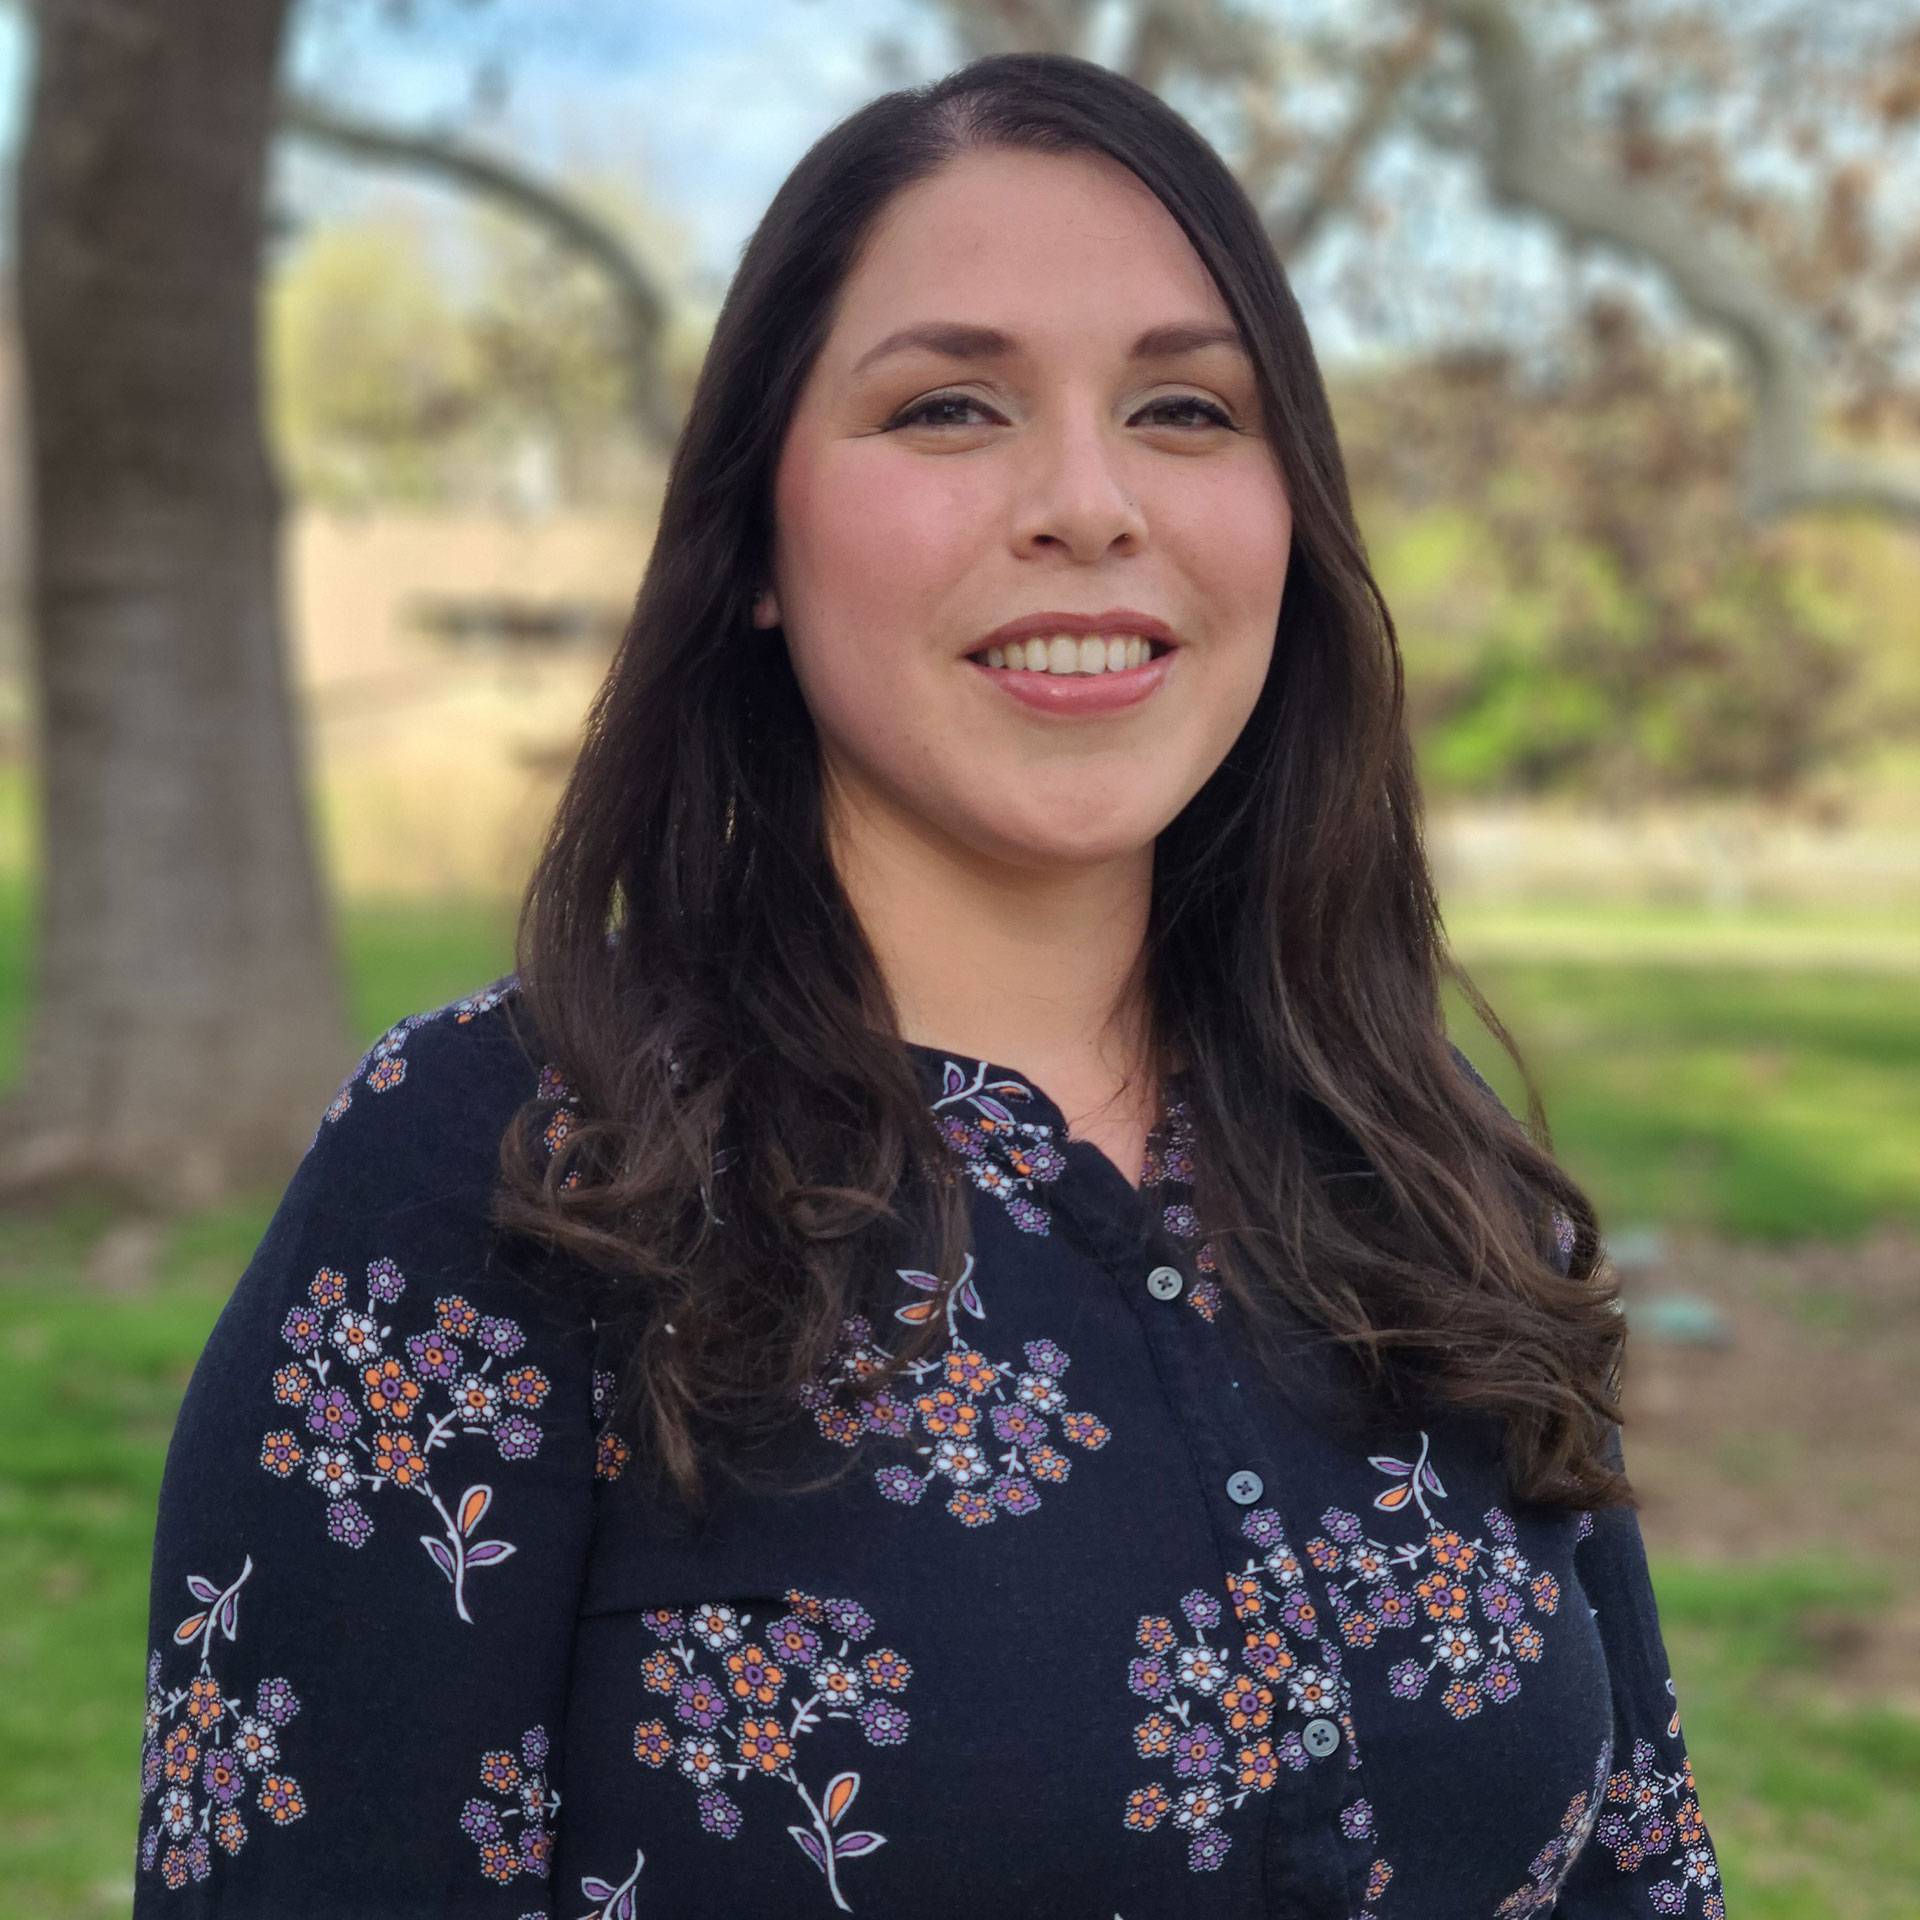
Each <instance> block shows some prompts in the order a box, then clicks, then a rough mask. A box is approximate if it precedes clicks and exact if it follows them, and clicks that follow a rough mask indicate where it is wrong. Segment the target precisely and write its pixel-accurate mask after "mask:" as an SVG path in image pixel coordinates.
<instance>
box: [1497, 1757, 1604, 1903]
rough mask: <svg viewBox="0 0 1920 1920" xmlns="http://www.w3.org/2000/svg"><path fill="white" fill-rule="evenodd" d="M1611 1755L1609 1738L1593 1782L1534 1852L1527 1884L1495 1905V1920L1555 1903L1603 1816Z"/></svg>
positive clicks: (1580, 1792) (1569, 1802)
mask: <svg viewBox="0 0 1920 1920" xmlns="http://www.w3.org/2000/svg"><path fill="white" fill-rule="evenodd" d="M1612 1757H1613V1746H1612V1743H1611V1742H1610V1741H1609V1742H1606V1743H1604V1744H1603V1745H1602V1746H1601V1748H1600V1755H1599V1758H1598V1759H1597V1760H1595V1761H1594V1763H1593V1781H1592V1784H1591V1785H1589V1786H1585V1787H1582V1788H1581V1789H1580V1791H1579V1792H1578V1793H1576V1794H1575V1795H1574V1796H1573V1798H1572V1799H1571V1800H1569V1801H1568V1802H1567V1810H1566V1812H1565V1813H1563V1814H1562V1815H1561V1816H1560V1831H1559V1832H1558V1833H1556V1834H1555V1835H1554V1836H1553V1838H1552V1839H1551V1840H1549V1841H1548V1842H1547V1844H1546V1845H1545V1846H1544V1847H1542V1848H1541V1849H1540V1851H1539V1852H1538V1853H1536V1854H1535V1855H1534V1856H1533V1860H1532V1862H1531V1864H1530V1865H1529V1866H1528V1868H1527V1873H1528V1875H1529V1876H1530V1877H1529V1879H1528V1881H1527V1884H1526V1885H1525V1886H1524V1887H1519V1888H1516V1889H1515V1890H1514V1891H1513V1892H1512V1893H1510V1894H1508V1895H1507V1897H1506V1898H1505V1899H1504V1900H1502V1901H1501V1902H1500V1904H1499V1905H1498V1906H1497V1907H1495V1908H1494V1910H1493V1914H1494V1920H1524V1916H1525V1915H1527V1914H1533V1913H1544V1912H1546V1911H1547V1910H1548V1909H1549V1908H1550V1907H1551V1906H1552V1905H1553V1903H1554V1901H1555V1899H1557V1898H1558V1896H1559V1893H1560V1889H1561V1888H1562V1887H1563V1886H1564V1885H1565V1884H1566V1880H1567V1875H1568V1874H1569V1873H1571V1872H1572V1871H1573V1863H1574V1862H1575V1861H1576V1860H1577V1859H1579V1857H1580V1850H1581V1848H1583V1847H1584V1846H1585V1845H1586V1844H1587V1840H1588V1837H1589V1836H1590V1835H1591V1834H1592V1832H1593V1826H1594V1822H1595V1821H1596V1820H1598V1819H1599V1817H1600V1788H1601V1785H1602V1783H1603V1782H1604V1781H1605V1779H1606V1777H1607V1762H1608V1761H1609V1760H1610V1759H1611V1758H1612Z"/></svg>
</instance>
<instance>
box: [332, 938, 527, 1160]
mask: <svg viewBox="0 0 1920 1920" xmlns="http://www.w3.org/2000/svg"><path fill="white" fill-rule="evenodd" d="M518 985H519V980H518V977H517V976H516V975H514V974H508V975H507V976H506V977H505V978H504V979H500V980H496V981H495V982H494V983H493V984H492V985H491V986H489V987H486V988H483V989H482V990H481V991H480V992H479V993H470V994H468V995H466V996H465V998H463V999H459V1000H453V1001H449V1002H448V1003H447V1005H445V1006H444V1007H435V1008H433V1009H432V1010H431V1011H429V1012H426V1013H410V1014H408V1015H407V1016H406V1018H405V1019H404V1020H398V1021H395V1023H394V1024H393V1025H392V1026H390V1027H389V1028H388V1029H387V1030H386V1032H385V1033H383V1034H382V1035H381V1036H380V1038H379V1039H378V1040H376V1041H375V1042H374V1043H373V1045H372V1046H370V1047H369V1048H368V1049H367V1050H366V1052H365V1053H363V1054H362V1055H361V1056H360V1058H359V1059H358V1060H357V1061H356V1062H355V1063H354V1067H353V1070H352V1072H350V1073H349V1074H348V1075H347V1077H346V1078H345V1079H344V1080H343V1081H341V1083H340V1090H339V1092H337V1093H336V1094H335V1095H334V1096H333V1098H332V1100H331V1101H330V1102H329V1103H328V1105H327V1110H326V1111H325V1112H324V1113H323V1114H322V1115H321V1116H320V1124H319V1125H318V1126H317V1127H315V1128H314V1130H313V1138H312V1139H311V1140H310V1141H308V1143H307V1151H308V1152H309V1153H311V1152H312V1151H313V1149H314V1147H315V1146H317V1145H318V1144H319V1140H320V1136H321V1134H322V1133H324V1132H325V1131H326V1129H327V1128H328V1127H329V1126H332V1125H334V1124H336V1123H337V1122H338V1121H339V1120H340V1119H341V1118H342V1117H343V1116H344V1115H345V1113H346V1111H347V1109H348V1108H349V1107H351V1106H352V1105H353V1097H354V1090H355V1089H356V1088H357V1087H364V1088H365V1089H366V1090H367V1092H369V1093H391V1092H392V1091H393V1089H394V1088H395V1087H397V1086H399V1085H400V1084H401V1083H402V1082H403V1081H404V1080H405V1079H406V1077H407V1057H406V1054H405V1052H404V1051H403V1049H404V1048H405V1046H406V1044H407V1042H408V1041H409V1040H410V1039H412V1038H413V1036H414V1034H415V1033H417V1032H418V1031H419V1030H420V1029H421V1028H422V1027H424V1026H429V1025H431V1024H432V1023H433V1022H434V1021H436V1020H444V1019H446V1018H447V1016H448V1015H449V1014H451V1015H452V1016H453V1019H454V1020H455V1022H456V1023H458V1024H459V1025H461V1026H465V1025H466V1024H467V1023H468V1022H469V1021H471V1020H474V1019H476V1018H478V1016H479V1015H481V1014H483V1013H490V1012H491V1011H492V1010H493V1009H494V1008H495V1007H497V1006H498V1005H499V1004H500V1003H501V1001H503V1000H505V999H506V998H507V997H508V995H509V994H511V993H512V992H513V991H514V990H515V989H516V987H517V986H518Z"/></svg>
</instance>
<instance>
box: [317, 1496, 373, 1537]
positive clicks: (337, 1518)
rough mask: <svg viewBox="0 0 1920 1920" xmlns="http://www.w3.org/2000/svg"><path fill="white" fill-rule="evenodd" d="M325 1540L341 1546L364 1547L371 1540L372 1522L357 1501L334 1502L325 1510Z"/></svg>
mask: <svg viewBox="0 0 1920 1920" xmlns="http://www.w3.org/2000/svg"><path fill="white" fill-rule="evenodd" d="M327 1538H328V1539H329V1540H338V1541H339V1542H340V1544H341V1545H342V1546H347V1547H364V1546H365V1545H366V1544H367V1542H368V1541H369V1540H371V1539H372V1538H373V1522H372V1521H371V1520H369V1519H368V1518H367V1510H366V1508H365V1507H363V1506H362V1505H361V1504H360V1502H359V1501H358V1500H336V1501H335V1502H334V1503H333V1505H332V1506H330V1507H329V1508H328V1509H327Z"/></svg>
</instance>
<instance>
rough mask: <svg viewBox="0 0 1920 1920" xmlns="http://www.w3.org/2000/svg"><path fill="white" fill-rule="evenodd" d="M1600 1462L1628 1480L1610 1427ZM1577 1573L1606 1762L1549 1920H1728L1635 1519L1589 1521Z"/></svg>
mask: <svg viewBox="0 0 1920 1920" xmlns="http://www.w3.org/2000/svg"><path fill="white" fill-rule="evenodd" d="M1608 1458H1609V1459H1610V1460H1611V1461H1612V1463H1613V1464H1614V1465H1615V1466H1616V1467H1622V1468H1623V1470H1624V1457H1623V1454H1622V1450H1621V1444H1620V1429H1619V1428H1618V1427H1617V1426H1616V1427H1615V1428H1614V1429H1613V1430H1612V1434H1611V1436H1610V1439H1609V1443H1608ZM1574 1565H1575V1568H1576V1570H1577V1571H1578V1573H1579V1576H1580V1584H1581V1586H1582V1588H1583V1589H1584V1590H1585V1593H1586V1595H1587V1601H1588V1604H1589V1605H1590V1606H1591V1607H1592V1609H1593V1616H1594V1624H1595V1626H1596V1628H1597V1629H1598V1631H1599V1635H1600V1640H1601V1644H1602V1646H1603V1647H1604V1648H1605V1649H1606V1656H1607V1668H1608V1674H1609V1678H1610V1684H1611V1687H1612V1693H1613V1754H1612V1758H1611V1761H1610V1763H1609V1768H1608V1772H1607V1775H1606V1778H1605V1781H1604V1783H1603V1784H1602V1787H1601V1791H1600V1794H1599V1797H1598V1802H1597V1805H1589V1807H1588V1808H1587V1809H1586V1813H1587V1818H1588V1820H1589V1822H1590V1823H1591V1827H1592V1831H1591V1837H1590V1838H1589V1839H1588V1840H1587V1842H1586V1845H1585V1846H1584V1847H1583V1848H1582V1849H1581V1850H1580V1852H1579V1853H1578V1855H1577V1856H1576V1857H1575V1858H1574V1860H1573V1863H1572V1865H1571V1867H1570V1868H1569V1870H1568V1872H1567V1877H1566V1879H1565V1881H1564V1883H1563V1884H1562V1885H1561V1887H1560V1890H1559V1899H1558V1902H1557V1904H1556V1905H1555V1906H1554V1908H1553V1913H1554V1915H1555V1917H1556V1920H1649V1917H1650V1916H1653V1915H1660V1916H1667V1915H1689V1916H1694V1915H1698V1916H1704V1920H1725V1914H1726V1903H1725V1901H1724V1899H1723V1898H1722V1896H1721V1889H1720V1864H1719V1860H1718V1858H1717V1857H1716V1855H1715V1853H1714V1847H1713V1841H1712V1839H1711V1838H1710V1837H1709V1835H1708V1833H1707V1828H1706V1823H1705V1820H1704V1818H1703V1817H1702V1815H1701V1811H1700V1799H1699V1794H1698V1792H1697V1790H1696V1789H1695V1786H1694V1779H1693V1764H1692V1762H1691V1761H1690V1760H1689V1758H1688V1756H1687V1748H1686V1742H1685V1740H1684V1739H1683V1737H1682V1735H1681V1731H1680V1707H1679V1700H1678V1697H1677V1695H1676V1693H1675V1689H1674V1684H1673V1674H1672V1671H1671V1668H1670V1667H1669V1665H1668V1661H1667V1651H1666V1645H1665V1642H1664V1641H1663V1639H1662V1637H1661V1633H1660V1619H1659V1614H1658V1611H1657V1609H1656V1607H1655V1604H1654V1595H1653V1582H1652V1580H1651V1579H1650V1577H1649V1575H1648V1571H1647V1554H1646V1547H1645V1544H1644V1542H1643V1540H1642V1537H1641V1532H1640V1521H1639V1516H1638V1515H1637V1514H1636V1513H1635V1512H1634V1511H1633V1510H1632V1509H1631V1508H1627V1507H1602V1508H1598V1509H1596V1510H1595V1511H1593V1512H1592V1513H1590V1514H1588V1515H1586V1516H1585V1517H1584V1518H1583V1519H1582V1521H1581V1532H1580V1537H1579V1539H1578V1543H1577V1544H1576V1546H1575V1548H1574Z"/></svg>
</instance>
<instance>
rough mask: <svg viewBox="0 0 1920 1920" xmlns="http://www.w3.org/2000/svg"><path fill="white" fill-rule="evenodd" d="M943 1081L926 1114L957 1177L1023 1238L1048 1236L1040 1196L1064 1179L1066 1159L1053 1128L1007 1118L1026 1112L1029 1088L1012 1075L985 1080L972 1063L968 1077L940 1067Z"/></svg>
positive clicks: (981, 1065)
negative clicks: (996, 1207) (994, 1205)
mask: <svg viewBox="0 0 1920 1920" xmlns="http://www.w3.org/2000/svg"><path fill="white" fill-rule="evenodd" d="M941 1082H942V1091H941V1093H940V1096H939V1098H938V1099H936V1100H934V1101H933V1102H932V1103H931V1111H932V1113H933V1117H934V1124H935V1126H936V1127H937V1128H938V1129H939V1132H940V1137H941V1139H942V1140H943V1141H945V1142H946V1144H947V1146H948V1147H949V1148H950V1149H951V1150H952V1152H953V1154H954V1157H955V1160H956V1162H957V1164H958V1166H959V1168H960V1170H961V1171H962V1172H963V1173H964V1174H965V1176H966V1178H967V1179H968V1180H969V1181H970V1182H971V1183H972V1184H973V1185H974V1186H975V1187H977V1188H978V1189H979V1190H980V1191H981V1192H982V1193H984V1194H986V1195H988V1196H989V1197H990V1198H992V1199H995V1200H998V1201H999V1202H1000V1204H1001V1205H1002V1206H1003V1207H1005V1208H1006V1210H1007V1215H1008V1218H1010V1219H1011V1220H1012V1221H1013V1224H1014V1225H1015V1226H1016V1227H1018V1228H1019V1229H1020V1230H1021V1232H1023V1233H1034V1234H1045V1233H1048V1232H1050V1231H1051V1229H1052V1225H1053V1221H1052V1216H1051V1214H1050V1213H1049V1211H1048V1208H1047V1204H1046V1198H1047V1197H1046V1192H1045V1189H1046V1188H1048V1187H1050V1186H1051V1185H1052V1184H1053V1183H1054V1182H1055V1181H1056V1180H1058V1179H1059V1178H1060V1176H1061V1175H1062V1174H1063V1173H1065V1172H1066V1170H1067V1156H1066V1153H1065V1150H1064V1149H1063V1148H1062V1147H1061V1145H1060V1143H1059V1142H1058V1141H1056V1140H1055V1138H1054V1133H1053V1128H1052V1127H1051V1126H1049V1125H1047V1124H1046V1123H1045V1122H1044V1121H1038V1120H1022V1119H1020V1118H1019V1117H1018V1115H1016V1114H1015V1112H1014V1111H1013V1108H1014V1107H1015V1106H1029V1105H1031V1103H1032V1100H1033V1089H1032V1088H1031V1087H1029V1086H1028V1085H1027V1084H1026V1083H1025V1082H1024V1081H1021V1080H1017V1079H1015V1078H1014V1077H1013V1076H1012V1075H1011V1074H1009V1075H1006V1076H1004V1077H1002V1078H999V1079H993V1078H989V1074H988V1063H987V1062H986V1061H984V1060H980V1061H976V1062H974V1064H973V1067H972V1070H971V1072H967V1071H963V1070H962V1068H961V1067H960V1066H959V1065H958V1064H957V1063H956V1062H955V1061H952V1060H949V1061H947V1062H945V1063H944V1067H943V1071H942V1075H941ZM1009 1102H1011V1103H1012V1104H1011V1105H1009Z"/></svg>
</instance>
